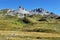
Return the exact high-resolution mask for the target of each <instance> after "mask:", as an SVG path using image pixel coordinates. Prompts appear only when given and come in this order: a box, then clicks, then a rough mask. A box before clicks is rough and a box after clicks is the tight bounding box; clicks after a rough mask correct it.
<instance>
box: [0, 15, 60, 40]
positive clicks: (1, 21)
mask: <svg viewBox="0 0 60 40" xmlns="http://www.w3.org/2000/svg"><path fill="white" fill-rule="evenodd" d="M39 19H40V16H38V17H37V16H36V15H35V16H33V17H32V18H31V17H27V19H26V20H27V21H29V23H25V22H23V21H22V20H23V19H19V18H17V17H11V16H4V17H0V30H4V31H21V30H26V34H27V35H28V37H30V36H29V35H31V37H32V38H30V40H37V39H35V38H37V37H35V36H37V35H38V39H39V37H40V35H42V37H41V38H42V39H43V40H45V39H44V36H46V35H47V40H48V39H52V40H55V39H57V38H48V36H53V35H54V36H55V35H56V34H57V36H59V35H60V34H59V33H60V21H57V20H54V19H52V21H49V19H47V20H48V21H49V22H50V23H49V22H47V21H38V20H39ZM36 29H37V30H38V29H39V33H38V32H37V31H36ZM27 31H28V32H27ZM30 31H32V32H31V33H32V34H33V36H34V37H35V38H33V36H32V34H31V33H29V32H30ZM35 32H36V34H35ZM40 32H43V33H40ZM57 32H58V33H57ZM0 33H1V32H0ZM2 33H3V32H2ZM5 33H6V34H7V32H5ZM16 33H18V32H16ZM21 33H22V35H25V34H24V33H25V31H22V32H20V34H21ZM44 33H46V34H45V35H44ZM49 33H51V34H49ZM55 33H56V34H55ZM12 34H14V32H13V33H12ZM58 34H59V35H58ZM7 35H8V34H7ZM4 36H5V35H4ZM25 36H26V35H25ZM28 37H27V38H28ZM2 38H3V37H2ZM13 38H14V37H13ZM13 38H11V40H14V39H15V38H14V39H13ZM23 38H24V37H22V38H21V40H23ZM27 38H24V39H25V40H26V39H27ZM18 39H19V40H20V38H16V40H18ZM58 39H59V38H58ZM27 40H28V39H27Z"/></svg>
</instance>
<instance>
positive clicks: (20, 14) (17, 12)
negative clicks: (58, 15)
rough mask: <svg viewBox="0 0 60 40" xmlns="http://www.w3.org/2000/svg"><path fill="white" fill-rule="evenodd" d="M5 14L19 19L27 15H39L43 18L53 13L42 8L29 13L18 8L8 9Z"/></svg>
mask: <svg viewBox="0 0 60 40" xmlns="http://www.w3.org/2000/svg"><path fill="white" fill-rule="evenodd" d="M7 14H8V15H11V16H16V15H17V16H18V17H19V18H23V17H24V14H29V15H33V14H41V15H42V16H44V15H50V14H53V13H51V12H48V11H46V10H45V9H43V8H36V9H33V10H31V11H29V10H26V9H25V8H23V7H21V6H19V8H18V10H13V9H8V10H7Z"/></svg>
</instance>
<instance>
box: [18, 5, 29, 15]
mask: <svg viewBox="0 0 60 40" xmlns="http://www.w3.org/2000/svg"><path fill="white" fill-rule="evenodd" d="M18 13H22V14H29V11H27V10H26V9H24V8H23V7H21V6H19V9H18Z"/></svg>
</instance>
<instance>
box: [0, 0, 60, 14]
mask: <svg viewBox="0 0 60 40" xmlns="http://www.w3.org/2000/svg"><path fill="white" fill-rule="evenodd" d="M19 5H20V6H23V7H24V8H26V9H28V10H32V9H34V8H44V9H46V10H48V11H50V12H54V13H55V14H57V15H60V0H0V9H4V8H10V9H18V6H19Z"/></svg>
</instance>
